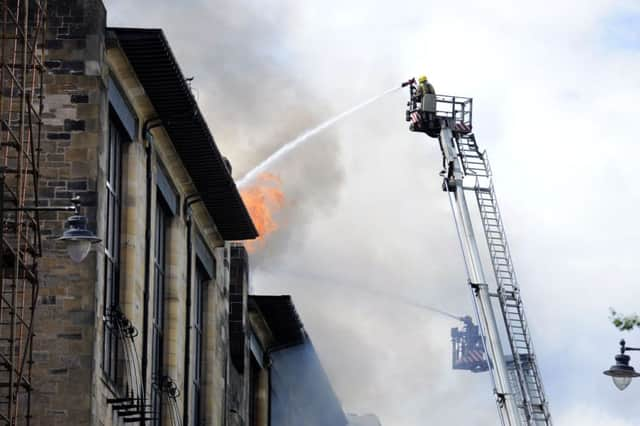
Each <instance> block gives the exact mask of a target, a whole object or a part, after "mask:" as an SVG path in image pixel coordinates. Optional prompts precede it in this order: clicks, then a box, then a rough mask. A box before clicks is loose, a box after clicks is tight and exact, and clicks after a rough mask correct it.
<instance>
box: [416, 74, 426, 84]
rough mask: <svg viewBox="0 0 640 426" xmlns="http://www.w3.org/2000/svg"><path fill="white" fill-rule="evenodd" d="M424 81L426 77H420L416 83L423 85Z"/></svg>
mask: <svg viewBox="0 0 640 426" xmlns="http://www.w3.org/2000/svg"><path fill="white" fill-rule="evenodd" d="M426 81H427V76H426V75H421V76H420V78H418V83H424V82H426Z"/></svg>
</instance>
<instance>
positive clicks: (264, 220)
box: [240, 173, 284, 252]
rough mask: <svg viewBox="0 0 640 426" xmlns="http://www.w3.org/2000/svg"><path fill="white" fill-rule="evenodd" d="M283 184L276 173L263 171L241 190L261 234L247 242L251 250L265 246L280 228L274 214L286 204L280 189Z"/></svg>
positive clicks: (246, 245)
mask: <svg viewBox="0 0 640 426" xmlns="http://www.w3.org/2000/svg"><path fill="white" fill-rule="evenodd" d="M281 185H282V182H281V180H280V178H279V177H277V176H276V175H274V174H272V173H262V174H261V175H260V176H258V177H257V178H256V180H255V182H254V183H253V184H252V185H251V186H250V187H248V188H245V189H242V190H241V191H240V195H241V196H242V200H243V201H244V204H245V205H246V206H247V210H249V214H250V215H251V219H252V220H253V223H254V224H255V225H256V228H257V229H258V233H259V234H260V236H259V237H258V238H257V239H255V240H254V241H248V242H246V243H245V247H246V248H247V250H248V251H249V252H254V251H256V250H257V249H258V248H260V247H263V246H264V244H265V238H266V237H267V236H268V235H269V234H271V233H272V232H274V231H275V230H276V229H278V223H277V222H276V220H275V218H274V214H275V213H276V212H277V211H278V210H280V209H281V208H282V206H283V205H284V193H283V192H282V189H280V187H281Z"/></svg>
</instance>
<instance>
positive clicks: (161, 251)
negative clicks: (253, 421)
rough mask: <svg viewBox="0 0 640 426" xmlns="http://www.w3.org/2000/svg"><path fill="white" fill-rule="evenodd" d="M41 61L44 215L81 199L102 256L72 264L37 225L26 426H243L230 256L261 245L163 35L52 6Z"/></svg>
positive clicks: (243, 381)
mask: <svg viewBox="0 0 640 426" xmlns="http://www.w3.org/2000/svg"><path fill="white" fill-rule="evenodd" d="M45 47H46V61H47V62H46V66H47V76H46V81H45V97H44V115H43V118H44V122H45V130H44V134H43V136H44V142H43V145H42V150H43V151H42V153H41V168H40V170H41V181H40V182H41V185H40V189H39V193H40V194H39V195H40V200H41V204H42V205H48V206H63V205H68V204H69V200H70V198H71V197H72V196H74V195H78V196H79V197H80V199H81V203H82V207H81V213H82V214H83V215H85V216H86V217H87V218H88V221H89V228H91V229H92V230H94V231H95V233H96V235H97V236H98V237H99V238H101V240H102V241H101V242H100V243H99V244H96V245H95V246H94V247H93V249H92V251H91V253H90V254H89V255H88V257H87V259H86V260H84V261H83V262H82V263H73V262H72V261H71V260H70V259H69V258H68V257H67V255H66V253H65V250H64V247H63V245H62V244H61V243H60V242H58V241H56V240H55V239H54V238H53V237H54V236H57V235H60V234H61V233H62V231H63V226H64V221H65V219H66V218H67V217H68V213H62V212H60V213H56V212H46V213H43V214H42V215H41V219H42V220H41V225H42V230H43V232H44V233H45V238H44V240H43V241H44V244H45V256H44V257H43V258H42V259H41V261H40V274H41V277H42V280H41V281H42V283H41V288H40V294H39V303H38V308H37V319H36V324H37V325H36V331H35V333H36V336H35V339H34V348H33V356H34V365H33V396H32V420H31V422H32V424H34V425H119V424H128V423H133V424H148V425H155V424H166V425H177V424H183V425H227V424H229V425H234V424H238V425H249V424H250V423H248V416H249V412H248V410H249V408H248V401H247V395H248V392H247V390H246V388H247V386H248V378H247V377H248V375H247V374H244V372H243V371H238V370H239V369H238V368H237V367H234V363H233V362H232V361H233V360H232V357H231V355H232V354H231V351H230V347H231V345H230V337H232V336H231V334H233V332H234V329H233V327H230V322H229V320H230V316H233V315H234V314H236V313H237V309H240V313H239V315H238V314H236V319H239V321H240V324H239V325H240V327H241V328H242V327H244V326H245V324H244V323H243V321H245V319H246V306H247V305H246V300H247V295H246V279H247V272H246V270H247V266H246V265H247V260H246V252H245V251H244V249H243V248H242V246H241V245H237V244H232V243H231V241H240V240H247V239H252V238H255V237H256V236H257V232H256V230H255V227H254V225H253V223H252V221H251V218H250V217H249V215H248V213H247V210H246V208H245V206H244V204H243V202H242V199H241V198H240V195H239V193H238V191H237V189H236V186H235V184H234V182H233V180H232V178H231V174H230V165H229V163H228V161H226V159H225V158H224V157H223V156H222V155H221V154H220V152H219V151H218V148H217V146H216V144H215V141H214V139H213V137H212V135H211V132H210V131H209V129H208V127H207V125H206V123H205V121H204V119H203V118H202V115H201V114H200V110H199V109H198V106H197V104H196V102H195V100H194V98H193V96H192V95H191V91H190V88H189V86H188V83H187V82H186V81H185V79H184V76H183V75H182V73H181V71H180V68H179V65H178V64H177V62H176V60H175V58H174V57H173V54H172V53H171V49H170V47H169V44H168V42H167V40H166V39H165V37H164V34H163V33H162V31H160V30H141V29H122V28H107V27H106V10H105V8H104V6H103V4H102V3H101V1H99V0H50V1H49V16H48V30H47V41H46V46H45ZM238 262H239V264H241V266H239V267H236V264H237V263H238ZM234 274H240V275H238V277H239V278H238V277H236V278H235V279H239V280H240V281H241V282H242V281H243V280H244V283H245V284H244V285H241V291H240V294H239V295H238V293H237V292H236V293H232V292H231V291H230V281H231V280H232V279H233V277H234V276H235V275H234ZM243 288H244V289H243ZM238 297H239V299H238ZM230 298H231V299H230ZM238 303H239V304H238ZM230 312H231V314H230ZM230 331H231V333H230ZM234 339H235V340H234V342H235V344H236V345H240V346H243V345H244V340H245V339H247V337H246V335H245V334H242V333H241V334H240V335H239V336H235V337H234ZM238 339H240V341H241V342H240V343H238ZM241 350H242V351H244V350H245V349H241ZM243 353H244V352H243ZM234 355H237V353H234ZM243 356H244V355H243Z"/></svg>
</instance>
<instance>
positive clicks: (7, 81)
mask: <svg viewBox="0 0 640 426" xmlns="http://www.w3.org/2000/svg"><path fill="white" fill-rule="evenodd" d="M46 8H47V5H46V0H0V13H1V19H2V20H1V23H0V25H1V29H0V151H1V155H2V158H1V160H0V161H1V163H0V186H1V187H2V190H0V216H1V217H2V224H1V226H0V262H1V264H0V266H1V267H0V425H1V424H7V425H12V426H13V425H22V424H26V425H28V424H29V423H30V418H31V414H30V412H31V392H32V391H33V386H32V384H31V367H32V365H33V358H32V351H33V336H34V333H33V331H34V329H33V324H34V322H33V321H34V314H35V308H36V302H37V299H38V271H37V258H38V257H40V255H41V253H42V244H41V235H40V224H39V217H38V212H37V211H36V210H35V209H34V207H37V206H38V205H39V202H38V173H39V172H38V164H39V157H40V141H41V129H42V120H41V113H42V107H43V77H44V44H45V43H44V41H45V31H46V29H45V21H46V19H45V18H46Z"/></svg>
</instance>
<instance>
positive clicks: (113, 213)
mask: <svg viewBox="0 0 640 426" xmlns="http://www.w3.org/2000/svg"><path fill="white" fill-rule="evenodd" d="M128 141H129V138H128V135H127V133H126V132H125V131H124V129H123V128H122V125H121V123H120V121H119V120H118V116H117V114H116V113H115V111H113V109H112V108H109V130H108V137H107V146H106V150H105V152H106V157H107V158H106V161H107V164H106V173H105V204H106V209H105V210H106V213H105V238H104V251H103V254H104V264H103V267H104V271H103V279H104V288H103V318H104V321H103V345H102V359H101V368H102V371H103V372H104V375H105V376H106V378H107V380H108V381H109V382H111V384H113V385H118V384H119V380H120V378H119V374H120V371H119V370H120V368H119V362H120V351H121V345H120V342H119V336H118V331H117V329H116V328H115V327H116V325H115V324H113V323H112V318H113V315H112V314H113V311H114V310H115V309H118V308H119V306H120V251H121V250H120V249H121V247H120V244H121V232H122V199H123V197H122V164H123V156H124V150H123V146H124V144H125V143H126V142H128ZM116 387H117V386H116Z"/></svg>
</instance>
